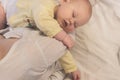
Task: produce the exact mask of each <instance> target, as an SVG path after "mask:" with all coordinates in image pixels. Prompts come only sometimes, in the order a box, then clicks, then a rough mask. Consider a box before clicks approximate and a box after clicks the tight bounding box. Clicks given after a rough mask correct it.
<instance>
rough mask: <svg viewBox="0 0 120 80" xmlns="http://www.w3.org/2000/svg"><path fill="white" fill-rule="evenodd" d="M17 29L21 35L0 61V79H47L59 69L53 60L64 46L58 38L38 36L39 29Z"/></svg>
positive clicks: (63, 50) (55, 59)
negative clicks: (20, 31) (21, 32)
mask: <svg viewBox="0 0 120 80" xmlns="http://www.w3.org/2000/svg"><path fill="white" fill-rule="evenodd" d="M17 29H18V30H22V31H23V35H22V38H21V39H20V40H18V41H17V42H16V43H15V44H14V45H13V46H12V48H11V49H10V51H9V52H8V54H7V55H6V56H5V57H4V58H3V59H2V60H1V61H0V80H48V77H49V76H50V75H51V74H52V73H53V72H55V71H58V70H60V69H61V68H60V67H58V65H56V63H55V62H56V61H57V60H58V59H59V58H60V57H61V56H62V55H64V53H65V51H66V47H65V46H64V45H63V44H62V43H61V42H59V41H58V40H55V39H53V38H48V37H44V36H40V34H39V31H35V30H31V29H28V28H16V30H17Z"/></svg>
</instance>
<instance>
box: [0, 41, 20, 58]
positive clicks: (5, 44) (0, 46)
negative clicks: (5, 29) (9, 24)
mask: <svg viewBox="0 0 120 80" xmlns="http://www.w3.org/2000/svg"><path fill="white" fill-rule="evenodd" d="M17 40H18V39H0V60H1V59H2V58H4V57H5V55H6V54H7V53H8V51H9V50H10V48H11V47H12V45H13V44H14V43H15V42H16V41H17Z"/></svg>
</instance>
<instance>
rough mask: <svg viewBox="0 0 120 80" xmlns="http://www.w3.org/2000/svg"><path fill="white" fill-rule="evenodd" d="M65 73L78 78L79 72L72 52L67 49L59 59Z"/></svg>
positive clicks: (78, 79)
mask: <svg viewBox="0 0 120 80" xmlns="http://www.w3.org/2000/svg"><path fill="white" fill-rule="evenodd" d="M59 61H60V63H61V65H62V67H63V69H64V70H65V73H69V74H71V75H72V77H73V80H80V72H79V70H78V69H77V65H76V63H75V60H74V58H73V57H72V54H71V53H70V52H69V51H68V50H67V52H66V53H65V54H64V55H63V56H62V57H61V58H60V59H59Z"/></svg>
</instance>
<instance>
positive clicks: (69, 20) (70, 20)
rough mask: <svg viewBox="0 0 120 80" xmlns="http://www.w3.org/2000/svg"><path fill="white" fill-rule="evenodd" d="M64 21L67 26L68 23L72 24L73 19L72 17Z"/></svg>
mask: <svg viewBox="0 0 120 80" xmlns="http://www.w3.org/2000/svg"><path fill="white" fill-rule="evenodd" d="M65 23H66V25H67V26H69V25H72V24H74V20H73V19H66V20H65Z"/></svg>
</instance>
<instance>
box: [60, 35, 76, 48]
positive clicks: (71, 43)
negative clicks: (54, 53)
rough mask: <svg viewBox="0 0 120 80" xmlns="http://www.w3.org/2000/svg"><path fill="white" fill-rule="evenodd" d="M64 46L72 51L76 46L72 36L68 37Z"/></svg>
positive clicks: (64, 40)
mask: <svg viewBox="0 0 120 80" xmlns="http://www.w3.org/2000/svg"><path fill="white" fill-rule="evenodd" d="M62 42H63V44H64V45H66V46H67V47H68V49H71V48H72V47H73V45H74V40H73V39H72V37H71V36H69V35H66V37H65V38H64V39H63V40H62Z"/></svg>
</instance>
